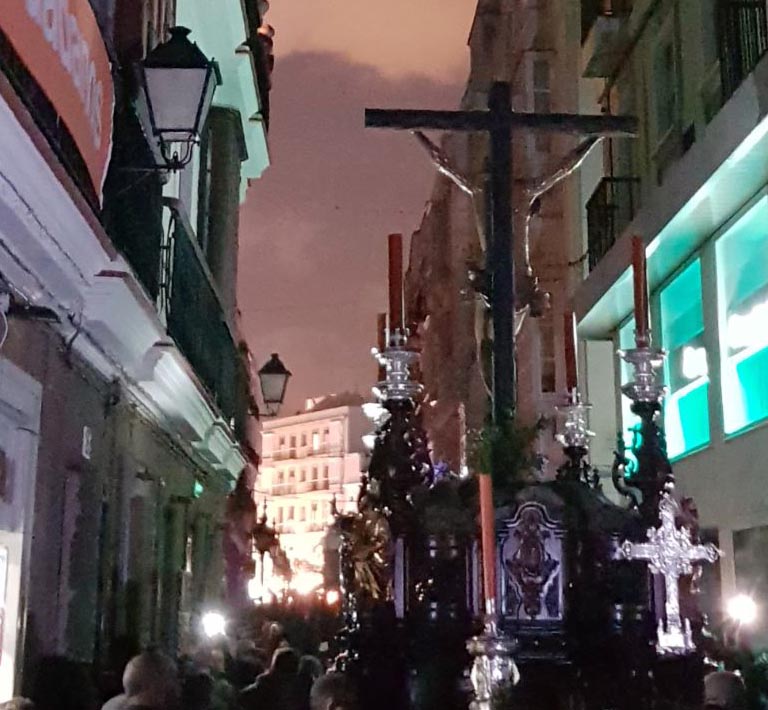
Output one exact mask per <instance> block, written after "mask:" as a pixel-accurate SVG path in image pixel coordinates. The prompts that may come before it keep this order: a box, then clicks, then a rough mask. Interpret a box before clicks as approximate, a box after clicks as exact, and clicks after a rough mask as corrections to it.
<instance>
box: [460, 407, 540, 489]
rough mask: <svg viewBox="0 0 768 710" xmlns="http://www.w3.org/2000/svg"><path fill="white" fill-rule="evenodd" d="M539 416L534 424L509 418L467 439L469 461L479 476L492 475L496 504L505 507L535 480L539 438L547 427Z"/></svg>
mask: <svg viewBox="0 0 768 710" xmlns="http://www.w3.org/2000/svg"><path fill="white" fill-rule="evenodd" d="M546 423H547V422H546V419H545V418H544V417H540V418H539V419H538V420H537V421H536V422H535V423H534V424H533V425H525V424H521V423H520V422H519V421H518V420H517V419H516V418H514V417H510V418H509V419H507V420H505V421H504V422H502V423H501V424H499V425H496V424H487V425H486V426H485V427H484V428H483V429H481V430H479V431H474V432H470V433H469V434H468V436H467V443H468V460H469V465H470V468H471V469H472V470H473V471H475V472H476V473H491V475H492V476H493V488H494V493H495V494H496V496H497V502H498V503H499V504H503V503H504V502H505V501H507V500H508V499H509V498H510V497H511V496H514V493H515V491H516V490H518V489H519V488H520V487H522V486H524V485H526V484H528V483H533V482H534V481H535V476H534V470H535V469H536V464H537V454H536V449H535V446H534V444H535V442H536V438H537V437H538V436H539V434H540V433H541V431H542V430H543V429H544V427H545V426H546Z"/></svg>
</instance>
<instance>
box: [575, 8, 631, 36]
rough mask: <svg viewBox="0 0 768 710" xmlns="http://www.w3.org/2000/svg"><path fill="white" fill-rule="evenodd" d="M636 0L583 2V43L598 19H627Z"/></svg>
mask: <svg viewBox="0 0 768 710" xmlns="http://www.w3.org/2000/svg"><path fill="white" fill-rule="evenodd" d="M633 1H634V0H581V42H582V44H583V43H584V42H585V41H586V39H587V36H588V35H589V31H590V30H591V29H592V26H593V25H594V24H595V22H596V21H597V18H598V17H627V16H629V14H630V13H631V12H632V3H633Z"/></svg>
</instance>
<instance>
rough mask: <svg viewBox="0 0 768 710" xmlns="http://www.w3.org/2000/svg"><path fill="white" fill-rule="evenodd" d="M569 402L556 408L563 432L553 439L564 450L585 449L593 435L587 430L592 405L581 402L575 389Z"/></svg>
mask: <svg viewBox="0 0 768 710" xmlns="http://www.w3.org/2000/svg"><path fill="white" fill-rule="evenodd" d="M570 400H571V401H570V404H567V405H566V406H564V407H556V409H557V412H558V414H562V415H563V432H562V434H558V435H557V436H556V437H555V438H556V439H557V441H558V442H559V443H560V444H561V445H562V446H564V447H566V448H578V449H587V448H589V440H590V439H591V438H592V437H593V436H594V435H595V433H594V432H593V431H590V430H589V410H590V409H592V405H591V404H585V403H584V402H582V401H581V395H580V394H579V391H578V390H577V389H576V388H575V387H574V389H573V391H572V392H571V395H570Z"/></svg>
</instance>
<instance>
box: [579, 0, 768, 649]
mask: <svg viewBox="0 0 768 710" xmlns="http://www.w3.org/2000/svg"><path fill="white" fill-rule="evenodd" d="M581 5H582V38H583V47H582V61H581V68H582V72H583V77H584V78H583V79H582V82H581V87H582V95H583V97H584V99H583V100H584V101H585V102H588V103H589V104H590V106H591V108H592V110H594V111H599V110H601V111H605V112H610V113H616V114H628V115H635V116H637V118H638V119H639V125H640V131H639V134H638V136H637V138H636V139H635V140H632V141H628V140H624V141H618V140H617V141H612V142H611V143H609V144H608V145H607V146H606V150H605V152H604V157H603V166H602V167H603V170H602V171H601V173H600V174H599V175H597V176H585V180H589V181H591V183H589V184H588V183H584V184H583V188H584V195H585V197H586V199H585V201H584V208H583V212H582V215H583V219H584V224H585V226H586V229H585V233H584V242H583V246H584V247H585V248H586V249H588V252H589V263H588V265H587V268H586V269H585V275H584V280H583V282H582V283H581V284H580V285H579V286H578V288H577V290H576V292H575V302H576V310H577V313H578V321H579V324H578V330H579V335H580V337H581V338H582V339H584V341H586V347H585V357H584V359H583V361H582V363H581V365H582V372H581V375H582V381H583V382H584V383H585V386H586V388H587V390H588V392H589V395H590V398H591V399H592V401H593V403H597V402H599V403H600V412H601V414H600V417H601V421H599V422H594V421H593V428H595V429H596V430H597V431H598V434H599V437H602V438H603V440H605V439H607V438H608V437H610V436H611V435H612V433H613V432H615V431H619V430H623V431H625V432H626V429H627V428H628V427H629V426H630V425H631V424H632V415H631V412H630V411H629V407H628V403H627V401H626V400H625V399H620V398H619V397H618V396H617V395H616V394H615V393H616V392H617V385H618V384H619V383H621V382H624V381H626V380H627V378H628V377H629V374H630V373H628V372H627V371H626V368H625V367H624V366H623V365H621V364H619V362H618V360H617V358H616V355H615V351H616V349H617V348H618V347H620V346H621V347H626V346H629V345H631V343H632V339H633V337H632V336H633V329H634V323H633V320H632V294H631V290H632V286H631V275H630V272H629V270H628V264H629V259H630V256H629V255H630V246H629V244H630V238H631V236H632V235H641V236H642V238H643V239H644V241H645V244H646V254H647V259H648V277H649V290H650V295H651V296H650V297H651V304H652V305H651V321H652V322H651V325H652V330H653V338H654V343H655V344H656V345H658V346H660V347H663V348H664V349H665V350H666V351H667V353H668V355H667V358H666V362H665V365H664V372H663V374H664V378H665V382H666V384H667V386H668V388H669V395H668V397H667V399H666V402H665V407H664V424H665V429H666V434H667V447H668V451H669V455H670V457H671V458H672V460H673V464H674V469H675V473H676V476H677V479H678V483H679V487H680V489H681V491H682V493H683V494H684V495H691V496H693V497H694V499H695V501H696V503H697V505H698V509H699V513H700V517H701V519H702V521H704V522H705V524H706V525H707V526H712V527H714V528H716V529H717V532H718V535H719V546H720V548H721V549H722V550H723V552H724V555H723V558H722V561H721V578H722V589H723V594H724V596H725V597H726V598H727V597H728V596H729V595H731V594H733V593H735V592H744V593H749V594H752V595H754V596H755V597H756V598H758V599H761V600H762V599H765V598H766V595H767V594H768V558H766V553H765V550H766V545H765V540H766V534H767V533H768V500H767V499H766V495H765V481H764V479H765V474H764V471H763V466H762V462H763V460H764V458H765V453H766V451H768V429H766V426H765V425H766V421H768V404H767V403H768V389H766V388H767V387H768V385H767V384H766V379H765V377H764V374H763V373H764V370H763V369H762V368H763V367H764V366H765V363H766V362H768V360H766V358H767V357H768V349H767V348H768V341H766V335H765V332H766V327H765V326H766V323H768V320H766V307H765V304H766V299H767V298H768V270H767V269H766V264H768V233H767V232H766V227H765V224H766V217H767V216H768V211H767V210H768V172H767V171H766V160H765V157H766V151H768V137H767V136H768V112H767V110H766V106H767V105H768V104H767V103H766V99H768V59H766V58H765V54H766V50H767V49H768V23H767V22H766V7H765V4H764V3H738V2H729V1H728V0H705V1H703V2H702V1H700V0H696V1H695V2H694V1H689V0H678V1H672V0H668V1H665V2H646V1H644V0H635V2H615V1H614V2H612V3H608V4H607V5H606V4H605V3H597V2H586V1H585V2H582V3H581ZM609 415H610V416H609ZM611 419H612V421H611ZM759 623H760V626H761V627H762V628H761V635H762V636H763V638H765V636H766V631H767V630H768V627H766V620H765V617H763V618H762V620H761V621H760V622H759Z"/></svg>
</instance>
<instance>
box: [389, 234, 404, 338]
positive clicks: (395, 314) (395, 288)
mask: <svg viewBox="0 0 768 710" xmlns="http://www.w3.org/2000/svg"><path fill="white" fill-rule="evenodd" d="M402 328H403V235H402V234H390V235H389V337H390V338H392V336H393V334H394V333H395V332H396V331H398V330H402Z"/></svg>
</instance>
